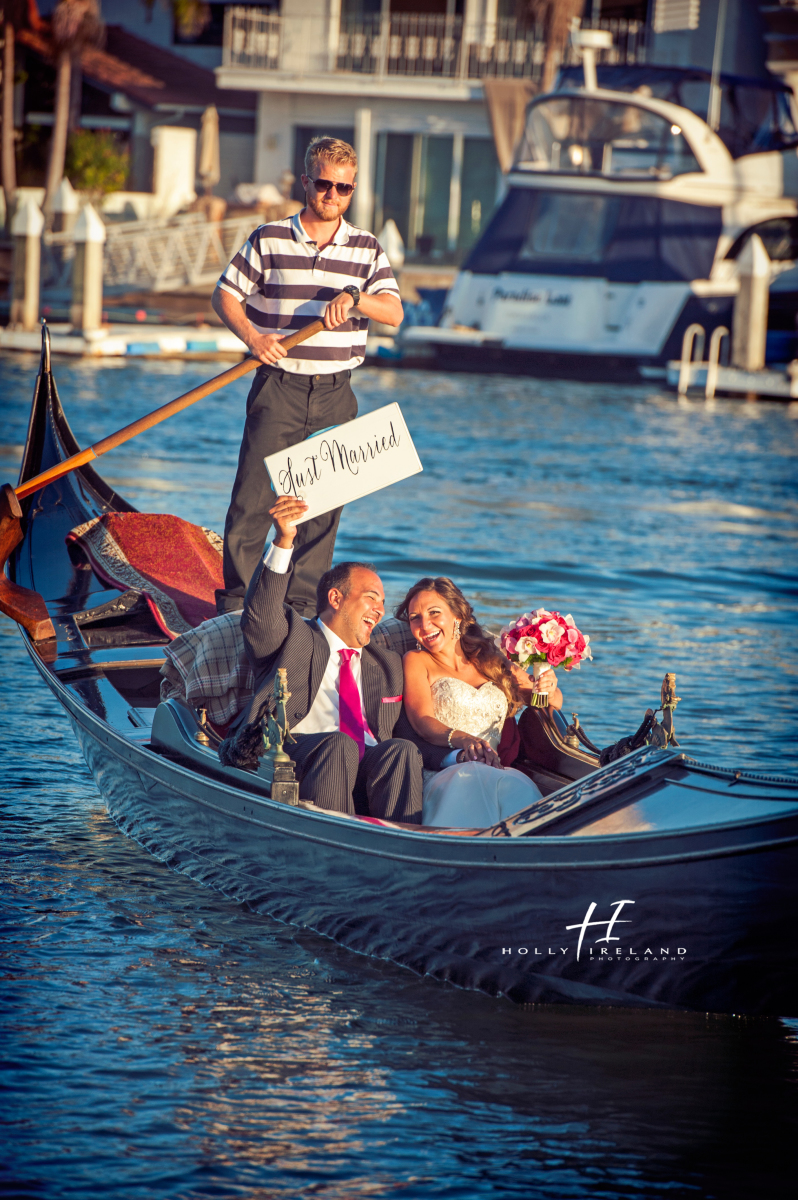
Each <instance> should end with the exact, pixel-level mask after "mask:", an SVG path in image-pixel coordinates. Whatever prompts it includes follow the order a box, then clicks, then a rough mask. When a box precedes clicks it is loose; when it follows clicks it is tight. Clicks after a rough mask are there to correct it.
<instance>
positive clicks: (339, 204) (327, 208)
mask: <svg viewBox="0 0 798 1200" xmlns="http://www.w3.org/2000/svg"><path fill="white" fill-rule="evenodd" d="M352 196H354V192H353V193H352ZM352 196H336V198H335V199H334V200H332V201H329V200H326V199H325V197H324V196H323V195H321V196H320V195H319V193H318V192H317V191H316V189H315V187H313V186H312V185H311V186H310V188H308V190H307V191H306V192H305V199H306V200H307V205H308V208H309V209H311V211H312V212H314V213H315V214H316V216H317V217H319V219H320V220H322V221H333V220H335V218H336V217H342V216H343V215H344V213H345V212H346V210H347V209H348V208H349V205H350V204H351V203H352Z"/></svg>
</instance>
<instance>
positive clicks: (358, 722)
mask: <svg viewBox="0 0 798 1200" xmlns="http://www.w3.org/2000/svg"><path fill="white" fill-rule="evenodd" d="M338 653H339V654H340V655H341V673H340V675H339V676H338V728H339V729H340V730H341V733H346V734H348V736H349V737H351V738H352V740H353V741H354V742H357V756H358V758H359V759H362V758H363V755H364V754H365V751H366V740H365V738H364V736H363V733H364V728H365V724H366V722H365V721H364V720H363V708H362V706H361V704H360V692H359V691H358V690H357V684H356V683H355V677H354V675H353V674H352V662H351V660H352V656H353V655H355V654H357V650H339V651H338Z"/></svg>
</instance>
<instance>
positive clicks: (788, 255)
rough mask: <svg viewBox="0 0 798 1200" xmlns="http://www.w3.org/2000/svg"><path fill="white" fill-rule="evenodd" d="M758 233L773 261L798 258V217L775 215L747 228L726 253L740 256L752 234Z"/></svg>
mask: <svg viewBox="0 0 798 1200" xmlns="http://www.w3.org/2000/svg"><path fill="white" fill-rule="evenodd" d="M754 233H758V234H759V236H760V237H761V239H762V241H763V242H764V244H765V249H766V250H767V252H768V254H769V255H770V258H771V260H772V261H773V262H793V261H795V259H798V217H775V218H774V219H773V220H771V221H763V222H762V223H761V224H760V225H754V226H753V227H752V228H751V229H746V231H745V233H741V234H740V236H739V237H738V238H737V240H736V241H735V243H734V245H733V246H732V247H731V249H730V250H729V253H728V254H727V255H726V257H727V258H738V257H739V254H740V251H741V250H742V249H743V247H744V246H745V244H746V242H747V241H748V239H749V238H750V237H751V235H752V234H754Z"/></svg>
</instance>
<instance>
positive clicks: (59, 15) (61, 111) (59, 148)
mask: <svg viewBox="0 0 798 1200" xmlns="http://www.w3.org/2000/svg"><path fill="white" fill-rule="evenodd" d="M103 31H104V26H103V23H102V21H101V20H100V9H99V5H98V3H97V0H59V2H58V4H57V5H56V7H55V10H54V12H53V19H52V26H51V33H52V41H53V50H54V54H55V61H56V76H55V112H54V119H53V136H52V140H51V142H50V157H49V159H48V162H47V184H46V187H45V194H44V210H45V212H49V211H50V210H51V208H52V204H53V199H54V197H55V194H56V192H57V191H58V188H59V187H60V185H61V180H62V178H63V176H64V158H65V156H66V145H67V133H68V132H69V111H70V91H71V82H72V64H73V60H76V59H79V57H80V52H81V50H82V49H83V47H84V46H96V45H98V44H99V43H100V41H101V40H102V36H103Z"/></svg>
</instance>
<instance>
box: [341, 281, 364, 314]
mask: <svg viewBox="0 0 798 1200" xmlns="http://www.w3.org/2000/svg"><path fill="white" fill-rule="evenodd" d="M341 291H342V292H346V294H347V295H348V296H351V297H352V299H353V300H354V302H355V303H354V304H353V305H352V307H353V308H357V306H358V304H359V303H360V288H359V287H355V285H354V284H353V283H350V285H349V287H345V288H341Z"/></svg>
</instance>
